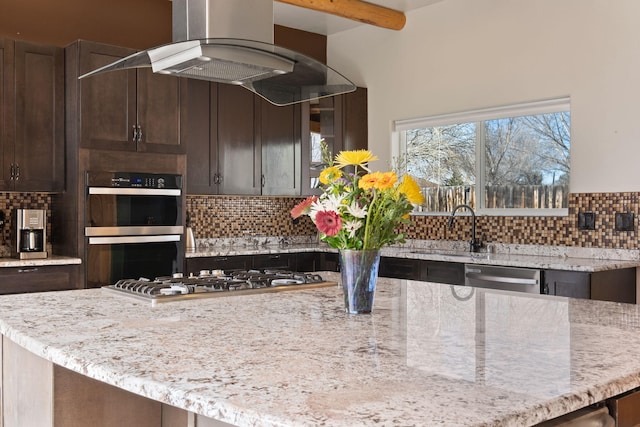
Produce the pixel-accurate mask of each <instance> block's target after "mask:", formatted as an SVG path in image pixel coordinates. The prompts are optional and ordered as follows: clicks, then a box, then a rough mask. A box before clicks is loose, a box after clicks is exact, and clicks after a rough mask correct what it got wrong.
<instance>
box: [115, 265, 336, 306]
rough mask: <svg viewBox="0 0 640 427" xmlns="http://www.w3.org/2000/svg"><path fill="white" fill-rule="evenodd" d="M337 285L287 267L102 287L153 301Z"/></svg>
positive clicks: (203, 273)
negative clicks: (289, 269) (283, 268)
mask: <svg viewBox="0 0 640 427" xmlns="http://www.w3.org/2000/svg"><path fill="white" fill-rule="evenodd" d="M332 285H336V282H326V281H325V280H324V279H323V278H322V276H320V275H319V274H314V273H298V272H292V271H288V270H268V269H267V270H230V271H223V270H202V271H200V272H199V274H198V275H197V276H196V275H193V274H192V275H190V276H189V277H183V276H182V274H180V273H177V274H174V275H173V276H170V277H157V278H155V279H154V280H150V279H146V278H139V279H122V280H119V281H118V282H116V283H115V284H113V285H109V286H105V287H103V289H104V290H107V291H110V292H115V293H118V294H121V295H126V296H130V297H134V298H137V299H142V300H146V301H151V303H152V304H155V303H158V302H169V301H179V300H188V299H194V298H211V297H217V296H226V295H241V294H252V293H261V292H279V291H288V290H293V289H311V288H318V287H326V286H332Z"/></svg>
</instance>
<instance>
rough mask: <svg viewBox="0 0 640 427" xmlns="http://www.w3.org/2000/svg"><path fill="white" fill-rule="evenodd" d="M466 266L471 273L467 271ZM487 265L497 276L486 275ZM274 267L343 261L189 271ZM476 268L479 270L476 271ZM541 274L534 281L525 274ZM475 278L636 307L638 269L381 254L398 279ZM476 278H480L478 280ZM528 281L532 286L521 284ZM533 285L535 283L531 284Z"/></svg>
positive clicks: (258, 257) (276, 257) (385, 271)
mask: <svg viewBox="0 0 640 427" xmlns="http://www.w3.org/2000/svg"><path fill="white" fill-rule="evenodd" d="M465 266H466V267H467V269H468V270H469V271H465ZM482 267H485V268H487V269H489V270H490V271H491V272H493V273H492V274H488V273H487V274H485V273H483V271H484V270H482ZM215 269H220V270H234V269H235V270H248V269H272V270H290V271H299V272H313V271H340V259H339V256H338V253H336V252H325V251H317V252H294V253H287V252H286V250H283V251H282V252H280V253H266V254H252V255H229V256H206V257H189V258H186V261H185V273H187V274H189V275H198V274H199V272H200V271H201V270H215ZM476 270H478V271H479V272H478V273H477V274H476V273H474V272H475V271H476ZM496 270H506V271H511V272H513V273H518V274H514V275H505V274H501V275H496V274H495V271H496ZM526 271H530V272H531V273H536V274H534V275H532V276H531V278H530V279H525V276H526V277H528V275H525V276H522V274H524V272H526ZM470 274H476V276H478V277H481V278H482V279H483V283H485V284H484V285H478V286H480V287H487V288H493V289H503V290H519V289H518V288H522V292H525V291H526V292H532V293H538V294H548V295H557V296H565V297H573V298H584V299H594V300H600V301H614V302H624V303H631V304H635V303H636V268H635V267H634V268H612V269H606V270H602V271H593V272H585V271H572V270H570V269H567V270H559V269H548V268H515V267H511V268H507V267H500V264H492V265H482V264H478V263H475V264H465V263H464V262H453V261H439V260H429V259H416V258H401V257H394V256H381V257H380V265H379V271H378V275H379V276H380V277H388V278H395V279H407V280H418V281H425V282H435V283H445V284H451V285H467V286H474V283H475V280H471V279H470V278H469V277H467V276H468V275H470ZM474 277H475V276H474ZM523 280H524V281H525V282H526V283H525V284H526V286H515V285H514V283H515V282H514V281H517V282H518V283H520V282H522V281H523ZM529 282H531V283H529Z"/></svg>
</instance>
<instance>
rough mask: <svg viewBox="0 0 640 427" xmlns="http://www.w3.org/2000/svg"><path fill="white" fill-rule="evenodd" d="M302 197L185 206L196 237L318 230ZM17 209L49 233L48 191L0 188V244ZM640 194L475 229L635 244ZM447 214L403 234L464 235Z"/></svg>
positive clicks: (197, 200)
mask: <svg viewBox="0 0 640 427" xmlns="http://www.w3.org/2000/svg"><path fill="white" fill-rule="evenodd" d="M300 200H302V198H295V197H253V196H187V197H186V205H187V206H186V207H187V212H188V213H189V216H190V219H191V225H192V227H193V229H194V233H195V236H196V238H198V239H206V238H230V237H253V236H314V235H315V234H316V229H315V226H314V225H313V223H312V222H311V220H310V219H309V218H308V217H307V216H304V217H302V218H299V219H298V220H296V221H294V220H292V219H291V216H290V214H289V212H290V210H291V208H293V206H295V205H296V203H298V202H299V201H300ZM19 208H29V209H45V210H47V234H48V235H49V236H51V194H48V193H0V210H2V211H3V212H4V213H5V215H6V223H5V225H4V227H2V229H1V233H0V235H1V236H2V242H1V243H0V246H5V247H10V245H11V232H12V230H11V225H10V224H11V217H12V215H13V211H14V210H15V209H19ZM584 212H589V213H593V214H594V216H595V230H579V229H578V214H579V213H584ZM616 213H631V214H633V227H632V231H616V227H615V225H616ZM639 214H640V193H635V192H628V193H576V194H571V195H570V198H569V215H568V216H566V217H564V216H562V217H561V216H527V217H519V216H515V217H510V216H478V218H477V224H476V228H477V230H476V232H477V235H478V236H479V237H481V238H482V239H483V241H485V242H492V243H504V244H528V245H545V246H576V247H587V248H608V249H638V247H639V243H640V242H639V239H638V215H639ZM447 219H448V216H422V215H420V216H414V217H413V224H412V225H410V226H407V227H405V233H406V236H407V239H413V240H468V239H469V233H470V227H471V219H470V217H468V216H459V217H456V221H455V224H454V226H453V228H452V229H448V228H447V227H446V222H447Z"/></svg>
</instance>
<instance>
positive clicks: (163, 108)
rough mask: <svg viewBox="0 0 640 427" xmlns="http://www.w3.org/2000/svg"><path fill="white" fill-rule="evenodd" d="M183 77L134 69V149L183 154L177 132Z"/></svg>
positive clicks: (146, 69) (144, 69) (145, 69)
mask: <svg viewBox="0 0 640 427" xmlns="http://www.w3.org/2000/svg"><path fill="white" fill-rule="evenodd" d="M183 85H184V81H183V79H179V78H176V77H172V76H166V75H162V74H154V73H153V72H152V71H151V69H150V68H143V69H140V70H138V81H137V101H138V102H137V108H138V118H137V124H138V138H137V139H138V151H153V152H156V153H183V152H184V151H185V150H184V148H183V147H182V138H181V134H180V121H181V119H182V115H181V107H182V105H183V103H184V101H183V95H182V93H181V88H182V86H183Z"/></svg>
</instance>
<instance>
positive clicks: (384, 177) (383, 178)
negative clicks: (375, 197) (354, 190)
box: [358, 172, 398, 190]
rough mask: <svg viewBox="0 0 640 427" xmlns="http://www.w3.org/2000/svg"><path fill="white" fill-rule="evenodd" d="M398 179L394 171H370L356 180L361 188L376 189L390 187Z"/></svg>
mask: <svg viewBox="0 0 640 427" xmlns="http://www.w3.org/2000/svg"><path fill="white" fill-rule="evenodd" d="M397 180H398V177H397V176H396V174H395V173H394V172H384V173H383V172H372V173H368V174H366V175H364V176H362V178H360V181H358V187H360V188H362V189H363V190H369V189H370V188H375V189H376V190H386V189H387V188H392V187H393V185H394V184H395V183H396V181H397Z"/></svg>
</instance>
